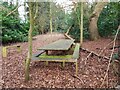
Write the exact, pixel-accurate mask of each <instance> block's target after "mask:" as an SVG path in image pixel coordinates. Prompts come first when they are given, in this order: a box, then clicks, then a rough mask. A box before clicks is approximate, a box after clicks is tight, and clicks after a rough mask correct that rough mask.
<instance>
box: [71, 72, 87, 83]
mask: <svg viewBox="0 0 120 90" xmlns="http://www.w3.org/2000/svg"><path fill="white" fill-rule="evenodd" d="M71 76H72V77H74V78H77V79H78V80H80V81H81V82H82V84H84V85H85V82H84V81H83V80H82V79H81V78H80V77H78V76H76V75H72V74H71Z"/></svg>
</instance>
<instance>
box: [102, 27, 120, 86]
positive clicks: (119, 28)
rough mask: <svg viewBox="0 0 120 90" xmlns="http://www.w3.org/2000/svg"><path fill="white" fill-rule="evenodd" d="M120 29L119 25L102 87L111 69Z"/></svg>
mask: <svg viewBox="0 0 120 90" xmlns="http://www.w3.org/2000/svg"><path fill="white" fill-rule="evenodd" d="M119 30H120V26H119V27H118V29H117V32H116V34H115V38H114V40H113V42H114V43H113V49H112V52H111V55H110V59H109V63H108V66H107V70H106V73H105V76H104V79H103V81H102V84H101V85H100V87H102V86H103V84H104V82H105V79H106V77H107V76H108V71H109V69H110V65H111V61H112V56H113V53H114V50H115V48H114V47H115V42H116V39H117V36H118V33H119Z"/></svg>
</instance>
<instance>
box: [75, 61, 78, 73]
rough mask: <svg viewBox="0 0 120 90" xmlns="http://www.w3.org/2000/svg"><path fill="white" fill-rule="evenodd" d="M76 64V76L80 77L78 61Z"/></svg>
mask: <svg viewBox="0 0 120 90" xmlns="http://www.w3.org/2000/svg"><path fill="white" fill-rule="evenodd" d="M75 64H76V75H78V63H77V61H76V62H75Z"/></svg>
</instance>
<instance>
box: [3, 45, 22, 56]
mask: <svg viewBox="0 0 120 90" xmlns="http://www.w3.org/2000/svg"><path fill="white" fill-rule="evenodd" d="M13 47H15V48H17V50H18V51H19V52H20V51H21V46H20V45H13V46H5V47H2V56H3V57H7V49H8V48H13Z"/></svg>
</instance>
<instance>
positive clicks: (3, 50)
mask: <svg viewBox="0 0 120 90" xmlns="http://www.w3.org/2000/svg"><path fill="white" fill-rule="evenodd" d="M2 55H3V57H7V47H3V48H2Z"/></svg>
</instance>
